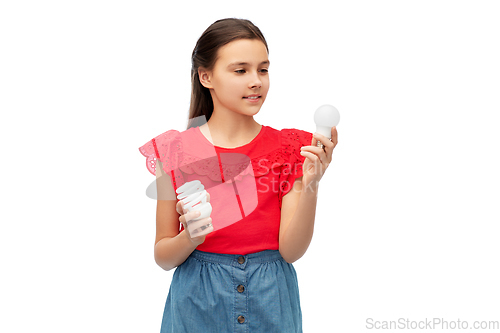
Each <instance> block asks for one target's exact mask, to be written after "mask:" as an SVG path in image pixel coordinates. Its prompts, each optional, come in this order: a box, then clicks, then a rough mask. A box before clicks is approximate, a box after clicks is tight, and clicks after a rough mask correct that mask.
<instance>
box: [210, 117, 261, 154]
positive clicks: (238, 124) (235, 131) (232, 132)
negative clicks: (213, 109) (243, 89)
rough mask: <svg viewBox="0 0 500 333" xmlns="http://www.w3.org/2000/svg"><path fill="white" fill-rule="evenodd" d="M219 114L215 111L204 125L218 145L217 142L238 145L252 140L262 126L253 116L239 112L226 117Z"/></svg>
mask: <svg viewBox="0 0 500 333" xmlns="http://www.w3.org/2000/svg"><path fill="white" fill-rule="evenodd" d="M217 115H218V114H217V113H213V114H212V116H211V117H210V119H209V120H208V122H207V123H206V124H204V125H203V127H204V129H208V132H210V133H209V136H211V138H212V140H211V141H212V142H213V143H214V145H216V146H219V145H218V144H217V143H221V144H224V145H230V144H235V145H238V144H241V143H246V142H247V141H251V140H252V139H253V138H254V137H255V136H256V135H257V134H258V133H259V131H260V129H261V127H262V126H261V125H260V124H259V123H257V122H256V121H255V120H254V119H253V116H246V115H242V114H237V113H232V114H231V115H227V116H224V117H221V116H217ZM207 127H208V128H207ZM214 140H215V141H214Z"/></svg>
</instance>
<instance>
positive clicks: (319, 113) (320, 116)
mask: <svg viewBox="0 0 500 333" xmlns="http://www.w3.org/2000/svg"><path fill="white" fill-rule="evenodd" d="M339 121H340V113H339V110H337V109H336V108H335V107H334V106H332V105H329V104H325V105H322V106H320V107H319V108H318V109H317V110H316V112H315V113H314V122H315V123H316V133H319V134H322V135H324V136H326V137H327V138H328V139H331V138H332V127H333V126H337V125H338V123H339ZM316 146H317V147H320V148H323V147H324V146H323V144H322V143H321V141H319V140H318V142H317V144H316Z"/></svg>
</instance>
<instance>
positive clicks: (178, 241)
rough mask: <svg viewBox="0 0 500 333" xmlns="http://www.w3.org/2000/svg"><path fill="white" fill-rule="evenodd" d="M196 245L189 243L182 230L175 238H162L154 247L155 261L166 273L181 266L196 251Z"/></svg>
mask: <svg viewBox="0 0 500 333" xmlns="http://www.w3.org/2000/svg"><path fill="white" fill-rule="evenodd" d="M196 247H197V245H196V244H194V243H193V242H191V240H190V239H189V236H188V235H187V234H186V232H185V231H184V230H182V231H181V232H180V233H179V234H178V235H177V236H175V237H171V238H163V239H161V240H160V241H159V242H158V243H156V245H155V249H154V256H155V261H156V263H157V264H158V266H160V267H161V268H163V269H164V270H166V271H169V270H171V269H173V268H175V267H177V266H179V265H180V264H182V263H183V262H184V261H185V260H186V259H187V257H189V255H190V254H191V253H192V252H193V251H194V250H195V249H196Z"/></svg>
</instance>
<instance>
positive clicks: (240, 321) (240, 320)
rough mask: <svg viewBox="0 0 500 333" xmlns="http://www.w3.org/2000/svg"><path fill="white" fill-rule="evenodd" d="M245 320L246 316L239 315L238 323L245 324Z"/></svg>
mask: <svg viewBox="0 0 500 333" xmlns="http://www.w3.org/2000/svg"><path fill="white" fill-rule="evenodd" d="M244 322H245V317H243V316H239V317H238V323H240V324H243V323H244Z"/></svg>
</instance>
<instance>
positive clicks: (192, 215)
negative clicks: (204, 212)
mask: <svg viewBox="0 0 500 333" xmlns="http://www.w3.org/2000/svg"><path fill="white" fill-rule="evenodd" d="M207 202H210V193H208V192H207ZM195 207H196V206H195ZM175 208H176V210H177V213H179V215H181V216H180V217H179V222H180V223H182V225H183V226H184V231H185V232H186V234H187V235H188V238H189V240H190V241H191V242H192V243H193V244H195V245H196V246H198V245H200V244H202V243H203V242H204V241H205V237H206V235H208V234H209V233H211V232H212V231H214V227H213V226H212V218H211V217H210V216H209V217H206V218H204V219H201V220H198V221H193V219H196V218H197V217H199V216H200V212H199V211H197V210H193V211H191V212H188V211H187V210H185V209H184V207H183V204H182V201H181V200H179V201H178V202H177V205H176V206H175ZM207 224H210V226H209V227H207V228H205V229H203V230H196V229H199V228H200V227H203V226H206V225H207ZM193 232H195V233H193ZM191 234H193V236H191Z"/></svg>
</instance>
